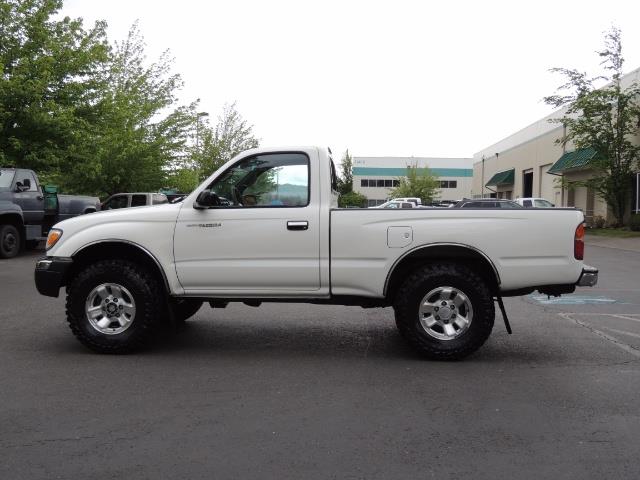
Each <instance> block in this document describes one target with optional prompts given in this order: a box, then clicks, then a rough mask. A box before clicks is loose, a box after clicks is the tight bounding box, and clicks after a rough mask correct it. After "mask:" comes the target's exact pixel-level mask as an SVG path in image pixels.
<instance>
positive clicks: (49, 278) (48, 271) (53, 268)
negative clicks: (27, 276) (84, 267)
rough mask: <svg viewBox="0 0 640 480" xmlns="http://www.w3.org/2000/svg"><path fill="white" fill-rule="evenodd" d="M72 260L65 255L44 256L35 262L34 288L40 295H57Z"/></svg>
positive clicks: (63, 283)
mask: <svg viewBox="0 0 640 480" xmlns="http://www.w3.org/2000/svg"><path fill="white" fill-rule="evenodd" d="M71 265H73V260H72V259H71V258H66V257H44V258H41V259H40V260H38V261H37V262H36V271H35V280H36V288H37V289H38V292H40V294H41V295H46V296H48V297H57V296H58V294H59V293H60V287H61V286H63V285H65V280H66V274H67V272H68V271H69V268H71Z"/></svg>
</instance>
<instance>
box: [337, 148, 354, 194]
mask: <svg viewBox="0 0 640 480" xmlns="http://www.w3.org/2000/svg"><path fill="white" fill-rule="evenodd" d="M338 191H339V192H340V194H341V195H346V194H348V193H350V192H352V191H353V158H352V157H351V155H349V150H348V149H347V150H345V152H344V155H342V160H341V161H340V175H339V178H338Z"/></svg>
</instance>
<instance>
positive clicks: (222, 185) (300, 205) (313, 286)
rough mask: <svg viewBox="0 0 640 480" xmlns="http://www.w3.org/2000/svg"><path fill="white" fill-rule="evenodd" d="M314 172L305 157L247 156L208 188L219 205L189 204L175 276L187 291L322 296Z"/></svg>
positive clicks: (177, 241)
mask: <svg viewBox="0 0 640 480" xmlns="http://www.w3.org/2000/svg"><path fill="white" fill-rule="evenodd" d="M311 173H312V172H311V168H310V162H309V157H308V156H307V155H306V154H304V153H273V154H262V155H256V156H252V157H247V158H244V159H242V160H240V161H238V162H236V163H235V164H234V165H232V166H231V167H229V168H228V169H227V170H226V171H225V172H224V173H222V174H221V175H220V176H218V177H217V178H216V179H215V180H214V181H213V182H212V183H211V184H210V185H209V186H208V187H207V189H206V190H208V191H209V192H211V193H215V194H216V195H217V197H218V201H219V205H218V206H216V207H213V208H208V209H197V208H193V206H192V205H191V204H188V205H187V204H185V205H184V206H183V207H182V209H181V210H180V214H179V216H178V222H177V224H176V231H175V237H174V255H175V264H176V271H177V274H178V278H179V280H180V283H181V284H182V286H183V288H184V289H185V291H187V292H193V293H203V294H204V293H205V292H208V293H212V294H221V295H224V294H231V295H232V294H233V292H234V291H237V292H240V293H245V294H248V293H251V292H252V293H254V294H260V293H263V294H267V293H269V292H274V293H275V294H277V292H278V291H286V292H287V293H288V292H295V291H301V292H302V291H313V290H318V289H319V288H320V238H319V233H320V232H319V218H320V217H319V216H320V209H319V205H318V201H319V195H318V193H317V192H314V191H313V189H312V188H311V185H310V178H311Z"/></svg>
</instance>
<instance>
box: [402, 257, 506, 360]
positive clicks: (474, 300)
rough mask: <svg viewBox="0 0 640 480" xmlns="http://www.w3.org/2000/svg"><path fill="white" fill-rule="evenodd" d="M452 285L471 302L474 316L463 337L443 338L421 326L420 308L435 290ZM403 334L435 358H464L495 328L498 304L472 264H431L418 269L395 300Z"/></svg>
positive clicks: (415, 346) (410, 342) (406, 281)
mask: <svg viewBox="0 0 640 480" xmlns="http://www.w3.org/2000/svg"><path fill="white" fill-rule="evenodd" d="M442 286H451V287H454V288H456V289H459V290H461V291H462V292H464V293H465V295H466V296H467V297H468V298H469V300H470V301H471V305H472V307H473V319H472V321H471V323H470V325H469V328H468V329H467V330H466V331H465V332H464V333H462V334H461V335H460V336H459V337H457V338H454V339H451V340H439V339H437V338H434V337H433V336H431V335H429V334H428V333H427V332H426V331H425V330H424V329H423V328H422V326H421V325H420V321H419V307H420V303H421V301H422V299H423V297H424V296H425V295H426V294H427V293H428V292H430V291H431V290H433V289H436V288H438V287H442ZM394 310H395V318H396V325H397V327H398V330H399V331H400V334H401V335H402V336H403V337H404V338H405V340H407V342H409V344H410V345H411V346H412V347H413V348H414V349H415V350H417V351H418V352H419V353H420V354H422V355H423V356H425V357H427V358H429V359H432V360H460V359H462V358H464V357H466V356H468V355H470V354H472V353H473V352H475V351H476V350H478V349H479V348H480V347H481V346H482V345H483V344H484V343H485V341H486V340H487V338H489V335H490V334H491V330H492V329H493V322H494V318H495V307H494V304H493V296H492V295H491V292H490V290H489V287H488V285H487V282H486V280H484V279H483V278H482V277H481V276H480V275H478V274H477V273H475V272H474V271H473V270H472V269H470V268H469V267H466V266H464V265H459V264H455V263H445V264H429V265H425V266H423V267H420V268H418V269H417V270H416V271H414V272H413V273H412V274H411V275H410V276H409V277H408V278H407V279H406V280H405V282H404V283H403V284H402V286H401V287H400V289H399V290H398V292H397V294H396V297H395V302H394Z"/></svg>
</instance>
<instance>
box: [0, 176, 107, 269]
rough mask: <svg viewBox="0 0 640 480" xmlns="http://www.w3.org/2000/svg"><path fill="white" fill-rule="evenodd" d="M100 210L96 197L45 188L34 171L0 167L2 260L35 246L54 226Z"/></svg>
mask: <svg viewBox="0 0 640 480" xmlns="http://www.w3.org/2000/svg"><path fill="white" fill-rule="evenodd" d="M98 209H99V202H98V199H97V198H95V197H83V196H74V195H58V194H57V190H56V189H55V187H54V188H53V189H52V188H48V187H43V186H42V185H40V183H39V182H38V177H37V175H36V174H35V172H34V171H33V170H29V169H24V168H0V258H11V257H14V256H16V255H17V254H18V252H19V251H20V248H21V247H22V246H23V245H24V246H26V247H29V248H30V247H34V246H35V245H37V243H38V242H39V241H41V240H44V239H45V238H46V236H47V233H48V231H49V229H50V228H51V227H52V226H53V225H54V224H55V223H58V222H59V221H61V220H64V219H66V218H70V217H72V216H74V215H79V214H84V213H92V212H95V211H97V210H98Z"/></svg>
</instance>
